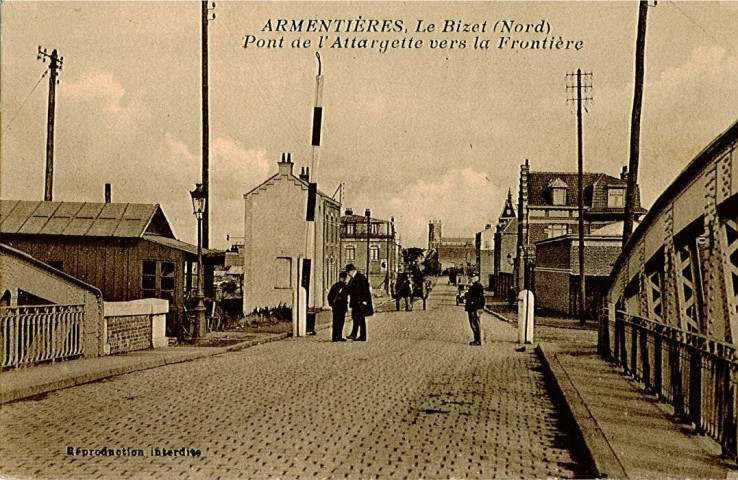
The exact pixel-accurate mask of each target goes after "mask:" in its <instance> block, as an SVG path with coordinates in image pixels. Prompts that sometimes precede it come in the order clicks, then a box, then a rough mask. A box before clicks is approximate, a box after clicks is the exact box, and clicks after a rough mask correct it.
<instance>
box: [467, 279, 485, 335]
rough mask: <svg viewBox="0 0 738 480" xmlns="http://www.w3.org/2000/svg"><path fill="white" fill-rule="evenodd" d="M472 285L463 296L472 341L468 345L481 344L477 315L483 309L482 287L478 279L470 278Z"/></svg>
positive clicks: (480, 330)
mask: <svg viewBox="0 0 738 480" xmlns="http://www.w3.org/2000/svg"><path fill="white" fill-rule="evenodd" d="M472 282H473V283H472V284H471V286H470V287H469V290H468V291H467V292H466V294H465V295H464V310H466V312H467V314H468V315H469V325H470V326H471V329H472V333H473V334H474V340H473V341H472V342H470V343H469V345H481V344H482V329H481V327H480V326H479V315H481V314H482V309H483V308H484V287H483V286H482V284H481V283H479V277H478V276H477V275H474V276H473V277H472Z"/></svg>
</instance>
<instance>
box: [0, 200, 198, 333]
mask: <svg viewBox="0 0 738 480" xmlns="http://www.w3.org/2000/svg"><path fill="white" fill-rule="evenodd" d="M0 234H1V235H2V241H3V243H5V244H7V245H9V246H11V247H13V248H16V249H18V250H20V251H22V252H25V253H27V254H29V255H31V256H33V257H34V258H36V259H38V260H40V261H42V262H45V263H47V264H49V265H51V266H52V267H54V268H56V269H57V270H61V271H62V272H64V273H66V274H68V275H71V276H72V277H75V278H77V279H79V280H81V281H82V282H85V283H88V284H90V285H93V286H95V287H96V288H98V289H99V290H100V291H101V292H102V295H103V299H104V300H105V301H108V302H110V301H112V302H117V301H129V300H137V299H141V298H162V299H166V300H168V301H169V304H170V313H169V315H168V317H167V335H168V336H179V335H180V333H181V326H182V321H183V316H184V314H185V306H184V301H185V292H191V291H192V289H193V287H194V286H196V277H195V275H193V273H194V272H195V271H196V270H195V269H196V265H197V247H196V246H194V245H191V244H189V243H185V242H182V241H180V240H177V238H176V237H175V236H174V233H173V232H172V228H171V226H170V225H169V221H168V220H167V218H166V216H165V215H164V212H163V210H162V209H161V206H160V205H158V204H137V203H97V202H46V201H43V202H42V201H25V200H0ZM208 252H209V251H208V250H205V253H208ZM204 271H205V274H206V279H205V280H206V282H205V283H206V284H211V285H212V278H210V279H208V278H207V273H208V271H210V272H211V275H212V269H208V268H205V269H204Z"/></svg>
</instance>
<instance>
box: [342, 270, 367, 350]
mask: <svg viewBox="0 0 738 480" xmlns="http://www.w3.org/2000/svg"><path fill="white" fill-rule="evenodd" d="M346 273H348V276H349V277H350V278H351V280H350V281H349V284H348V287H349V295H350V297H351V300H350V301H349V306H350V307H351V318H352V319H353V321H354V325H353V327H351V335H349V336H348V338H349V339H351V340H356V341H357V342H365V341H366V317H370V316H372V315H374V306H373V305H372V294H371V290H370V289H369V279H367V278H366V276H365V275H363V274H362V273H360V272H358V271H357V270H356V267H355V266H354V264H353V263H349V264H348V265H346Z"/></svg>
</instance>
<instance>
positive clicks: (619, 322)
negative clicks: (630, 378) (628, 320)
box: [612, 312, 623, 363]
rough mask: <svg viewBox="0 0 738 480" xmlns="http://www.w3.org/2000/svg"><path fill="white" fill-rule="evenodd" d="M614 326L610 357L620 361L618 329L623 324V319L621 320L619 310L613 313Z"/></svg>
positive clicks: (616, 361)
mask: <svg viewBox="0 0 738 480" xmlns="http://www.w3.org/2000/svg"><path fill="white" fill-rule="evenodd" d="M613 326H614V327H615V332H614V333H613V337H614V338H613V343H614V345H613V356H612V359H613V360H615V363H619V362H620V329H621V328H622V326H623V320H622V314H621V313H620V312H616V313H615V323H614V325H613Z"/></svg>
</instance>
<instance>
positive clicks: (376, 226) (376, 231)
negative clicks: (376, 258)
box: [369, 223, 379, 235]
mask: <svg viewBox="0 0 738 480" xmlns="http://www.w3.org/2000/svg"><path fill="white" fill-rule="evenodd" d="M369 231H370V232H371V234H372V235H379V224H378V223H372V224H371V229H370V230H369Z"/></svg>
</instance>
